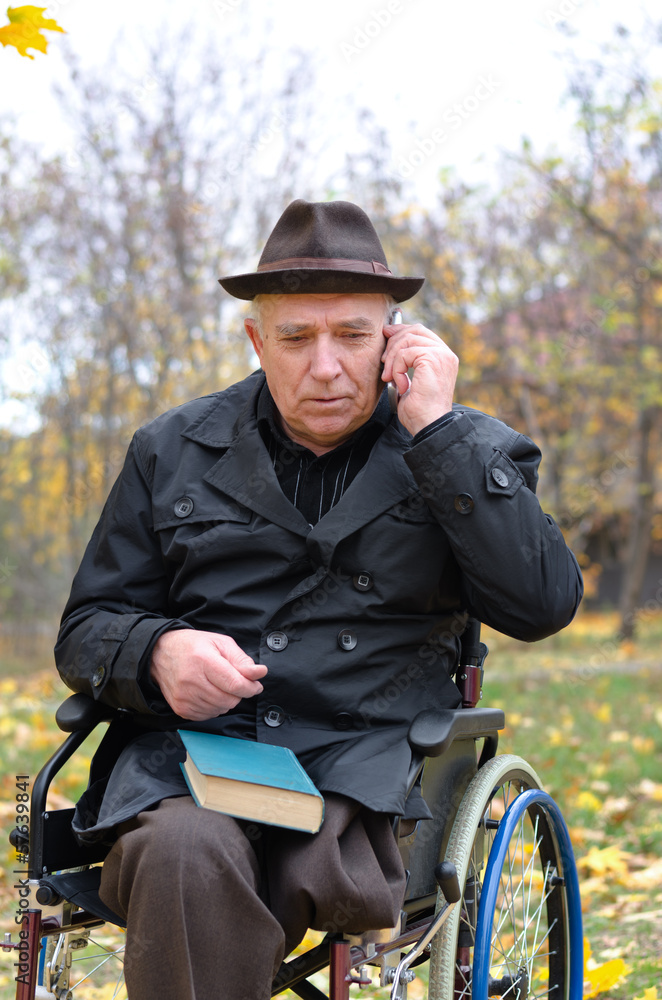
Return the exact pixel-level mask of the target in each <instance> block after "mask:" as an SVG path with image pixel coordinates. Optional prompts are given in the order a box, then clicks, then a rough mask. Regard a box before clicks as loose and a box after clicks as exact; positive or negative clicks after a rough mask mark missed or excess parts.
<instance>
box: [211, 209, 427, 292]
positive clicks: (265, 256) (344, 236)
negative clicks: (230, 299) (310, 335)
mask: <svg viewBox="0 0 662 1000" xmlns="http://www.w3.org/2000/svg"><path fill="white" fill-rule="evenodd" d="M219 281H220V283H221V285H222V286H223V288H224V289H225V290H226V292H229V293H230V295H234V296H235V297H236V298H238V299H253V298H255V296H256V295H296V294H299V295H301V294H304V295H305V294H307V293H311V294H312V293H315V292H342V293H345V292H349V293H355V292H383V293H386V294H387V295H392V296H393V298H394V299H395V301H396V302H404V300H405V299H410V298H411V297H412V295H415V294H416V292H417V291H418V290H419V288H420V287H421V285H422V284H423V282H424V281H425V278H398V277H396V276H395V275H394V274H393V273H392V272H391V271H390V270H389V267H388V264H387V262H386V256H385V255H384V251H383V249H382V245H381V243H380V241H379V237H378V236H377V233H376V232H375V228H374V226H373V224H372V222H371V221H370V219H369V218H368V216H367V215H366V214H365V212H364V211H363V209H361V208H359V207H358V205H353V204H352V203H351V202H349V201H317V202H315V201H302V200H301V199H299V200H297V201H293V202H292V203H291V204H290V205H288V207H287V208H286V209H285V211H284V212H283V214H282V215H281V217H280V219H279V220H278V222H277V223H276V225H275V226H274V230H273V232H272V234H271V236H270V237H269V239H268V240H267V242H266V244H265V247H264V250H263V251H262V256H261V257H260V262H259V264H258V266H257V271H253V272H251V273H250V274H235V275H231V276H230V277H228V278H219Z"/></svg>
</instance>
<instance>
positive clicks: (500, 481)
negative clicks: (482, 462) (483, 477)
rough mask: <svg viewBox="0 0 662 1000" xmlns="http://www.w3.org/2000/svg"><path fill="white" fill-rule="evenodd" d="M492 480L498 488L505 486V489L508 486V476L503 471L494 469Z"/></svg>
mask: <svg viewBox="0 0 662 1000" xmlns="http://www.w3.org/2000/svg"><path fill="white" fill-rule="evenodd" d="M492 479H493V480H494V482H495V483H496V484H497V486H503V487H504V488H505V487H506V486H507V485H508V476H507V475H506V473H505V472H504V471H503V469H492Z"/></svg>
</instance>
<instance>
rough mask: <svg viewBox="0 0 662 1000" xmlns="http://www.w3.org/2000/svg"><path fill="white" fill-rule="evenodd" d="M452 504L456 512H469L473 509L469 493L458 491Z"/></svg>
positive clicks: (472, 500) (472, 501) (472, 499)
mask: <svg viewBox="0 0 662 1000" xmlns="http://www.w3.org/2000/svg"><path fill="white" fill-rule="evenodd" d="M453 506H454V507H455V510H456V511H457V512H458V514H470V513H471V511H472V510H473V509H474V498H473V497H472V496H471V494H470V493H458V495H457V496H456V497H455V500H454V501H453Z"/></svg>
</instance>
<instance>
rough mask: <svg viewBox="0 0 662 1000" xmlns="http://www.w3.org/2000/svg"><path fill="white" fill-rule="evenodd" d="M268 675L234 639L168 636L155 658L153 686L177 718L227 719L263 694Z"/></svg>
mask: <svg viewBox="0 0 662 1000" xmlns="http://www.w3.org/2000/svg"><path fill="white" fill-rule="evenodd" d="M266 673H267V667H266V666H265V665H264V664H261V663H255V662H254V661H253V660H252V659H251V658H250V656H248V655H247V654H246V653H245V652H244V651H243V650H242V649H241V648H240V647H239V646H238V645H237V643H236V642H235V641H234V639H232V638H231V637H230V636H225V635H218V634H217V633H214V632H200V631H197V630H193V629H182V630H171V631H169V632H165V633H164V634H163V635H162V636H160V638H159V639H158V641H157V643H156V645H155V646H154V650H153V653H152V666H151V677H152V680H154V681H155V683H157V684H158V685H159V687H160V689H161V692H162V694H163V696H164V698H165V699H166V701H167V702H168V704H169V705H170V707H171V708H172V710H173V711H174V712H175V713H176V714H177V715H180V716H181V717H182V718H185V719H194V720H196V721H201V720H203V719H210V718H214V717H215V716H217V715H223V714H224V713H225V712H228V711H229V710H230V709H231V708H234V707H235V706H236V705H237V704H238V703H239V702H240V701H241V700H242V698H251V697H253V696H254V695H256V694H260V693H261V692H262V690H263V687H262V684H261V683H260V678H261V677H264V675H265V674H266Z"/></svg>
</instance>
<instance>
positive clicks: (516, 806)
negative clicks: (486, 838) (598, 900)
mask: <svg viewBox="0 0 662 1000" xmlns="http://www.w3.org/2000/svg"><path fill="white" fill-rule="evenodd" d="M534 804H536V805H540V806H542V807H543V809H544V810H545V812H546V813H547V816H548V818H549V820H550V823H551V826H552V830H553V833H554V836H555V839H556V843H557V846H558V853H559V859H560V861H561V864H562V866H563V877H564V880H565V893H566V902H567V913H568V960H569V965H570V975H569V980H568V982H569V992H568V996H569V1000H581V997H582V995H583V991H584V941H583V931H582V909H581V899H580V894H579V879H578V877H577V865H576V863H575V856H574V853H573V850H572V844H571V842H570V834H569V832H568V827H567V826H566V823H565V820H564V819H563V816H562V814H561V810H560V809H559V807H558V805H557V804H556V802H555V801H554V799H553V798H552V797H551V796H550V795H549V794H548V793H547V792H544V791H542V790H541V789H539V788H532V789H530V790H529V791H526V792H522V794H521V795H518V797H517V798H516V799H515V801H514V802H513V803H512V804H511V805H510V806H509V807H508V809H507V810H506V813H505V815H504V817H503V819H502V820H501V821H500V823H499V829H498V831H497V834H496V837H495V838H494V843H493V845H492V850H491V851H490V854H489V858H488V861H487V867H486V869H485V878H484V879H483V887H482V893H481V899H480V907H479V911H478V921H477V924H476V943H475V947H474V963H473V972H472V996H473V998H474V1000H487V996H488V992H487V990H488V985H489V974H490V953H491V941H492V930H493V916H494V910H495V908H496V903H497V895H498V891H499V885H500V882H501V871H502V868H503V863H504V861H505V858H506V853H507V850H508V844H509V843H510V841H511V839H512V836H513V834H514V832H515V830H516V828H517V825H518V823H519V821H520V819H521V817H522V815H523V814H524V812H526V810H527V809H528V808H529V807H530V806H532V805H534Z"/></svg>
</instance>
